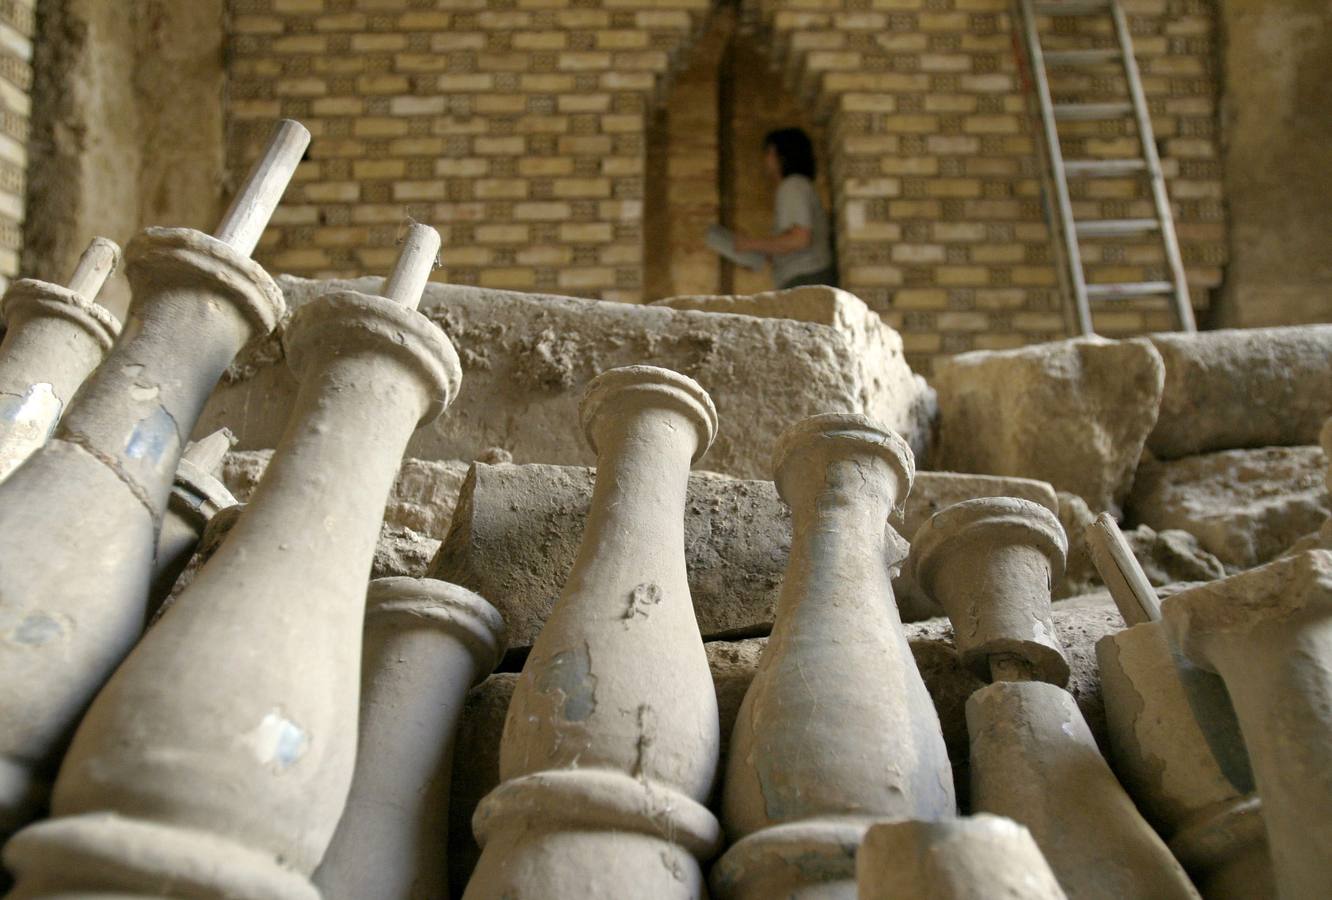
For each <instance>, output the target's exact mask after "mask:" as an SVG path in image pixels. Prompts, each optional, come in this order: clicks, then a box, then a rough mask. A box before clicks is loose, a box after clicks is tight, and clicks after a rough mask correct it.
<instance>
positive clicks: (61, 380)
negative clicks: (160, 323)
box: [0, 237, 120, 481]
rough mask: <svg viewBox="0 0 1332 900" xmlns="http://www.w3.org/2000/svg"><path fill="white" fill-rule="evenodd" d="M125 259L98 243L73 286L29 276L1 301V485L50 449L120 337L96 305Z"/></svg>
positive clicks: (108, 243) (84, 259)
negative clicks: (73, 401)
mask: <svg viewBox="0 0 1332 900" xmlns="http://www.w3.org/2000/svg"><path fill="white" fill-rule="evenodd" d="M119 261H120V248H119V247H117V246H116V245H115V244H114V243H113V242H111V241H108V240H107V239H106V238H101V237H99V238H93V240H92V243H91V244H89V245H88V249H87V250H85V251H83V256H81V257H80V258H79V264H78V266H77V267H76V268H75V270H74V275H73V276H72V277H71V278H70V280H69V286H68V287H60V286H59V285H56V284H51V283H49V282H46V281H37V280H36V279H32V278H24V279H22V280H21V281H16V282H14V283H13V284H11V285H10V286H9V290H7V291H6V292H5V297H4V300H3V301H0V311H3V314H4V318H5V326H6V327H5V339H4V343H0V481H3V480H4V479H5V478H7V477H8V476H9V473H10V472H12V471H14V470H15V469H17V468H18V467H19V465H20V464H21V463H22V462H23V461H24V460H25V459H27V458H28V457H29V456H30V455H31V454H32V451H34V450H36V449H37V448H38V447H40V446H41V445H42V444H44V443H46V439H47V438H48V437H50V436H51V432H52V431H53V430H54V429H55V426H56V423H57V422H59V421H60V415H61V413H63V412H64V411H65V407H66V406H68V405H69V401H70V398H72V397H73V396H74V392H75V391H77V390H78V389H79V385H81V384H83V379H85V378H87V377H88V373H89V372H91V371H92V370H93V369H95V368H97V364H98V363H100V362H101V361H102V358H103V357H104V356H106V352H107V351H108V350H110V349H111V345H112V344H113V343H115V340H116V336H117V335H119V334H120V321H119V320H118V319H117V318H116V317H115V316H114V315H112V314H111V313H110V311H108V310H107V309H105V308H103V307H102V306H100V305H99V304H98V303H97V302H96V300H97V295H98V293H100V292H101V290H102V285H103V284H105V283H106V279H107V276H108V275H110V274H111V272H112V270H113V269H115V267H116V263H118V262H119Z"/></svg>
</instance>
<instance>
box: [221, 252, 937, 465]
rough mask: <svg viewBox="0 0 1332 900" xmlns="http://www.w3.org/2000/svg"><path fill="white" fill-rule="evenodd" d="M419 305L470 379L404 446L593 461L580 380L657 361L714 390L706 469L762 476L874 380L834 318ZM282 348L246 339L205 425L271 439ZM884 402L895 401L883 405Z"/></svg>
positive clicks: (538, 305) (296, 300) (456, 295)
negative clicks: (808, 422) (715, 430)
mask: <svg viewBox="0 0 1332 900" xmlns="http://www.w3.org/2000/svg"><path fill="white" fill-rule="evenodd" d="M279 283H280V284H281V286H282V289H283V291H284V293H285V294H286V296H287V300H288V303H290V304H291V306H292V307H293V308H299V307H300V306H302V305H303V304H305V303H308V302H309V301H310V299H311V298H312V297H314V296H317V295H318V294H320V293H322V292H325V291H328V290H330V289H340V288H348V287H350V288H352V289H354V290H361V291H366V290H369V291H371V292H373V291H374V290H377V289H378V287H379V281H378V279H361V280H357V281H349V282H343V281H308V280H304V279H299V278H292V277H283V278H281V279H280V280H279ZM421 311H422V312H423V313H425V314H426V315H427V316H429V317H430V318H431V319H432V320H433V321H435V322H437V323H438V324H439V325H441V326H442V327H443V328H444V330H445V332H446V333H448V335H449V337H450V338H451V339H452V340H453V341H454V343H455V344H456V345H457V347H458V352H459V355H460V356H461V357H462V360H463V370H464V372H465V375H466V379H465V385H466V387H465V388H464V389H463V392H462V394H461V396H460V397H459V399H458V402H457V403H455V404H454V406H453V407H452V409H451V410H450V413H449V416H448V417H447V419H446V420H444V421H443V422H441V423H438V424H437V425H434V426H431V427H428V428H424V429H422V430H421V431H420V432H418V433H417V434H416V435H415V436H414V437H413V439H412V443H411V444H410V446H409V447H408V452H407V455H408V456H411V457H415V458H418V459H431V460H439V459H475V458H476V457H477V456H478V455H480V454H481V453H482V451H484V450H486V449H488V448H491V447H501V448H504V449H506V450H508V451H509V452H511V453H512V454H513V458H514V460H515V461H517V462H543V463H558V464H563V465H588V464H590V463H591V462H592V454H591V452H590V450H589V449H588V447H587V445H586V443H585V442H584V441H583V440H582V438H581V437H580V436H579V434H578V432H577V429H576V428H574V427H572V423H573V422H575V421H577V406H578V398H579V396H580V394H581V392H582V389H583V386H584V385H585V384H586V383H587V382H588V381H589V380H590V379H591V378H592V377H593V376H595V375H596V374H597V373H599V372H602V371H604V370H606V369H610V368H614V367H616V366H621V365H630V364H640V363H650V364H653V365H660V366H665V367H667V368H670V369H673V370H675V371H678V372H681V373H683V374H685V375H688V376H690V377H692V378H694V379H695V380H697V381H698V382H699V383H700V384H702V385H703V386H704V387H705V388H706V389H707V390H708V391H709V393H710V394H711V395H712V397H713V398H714V400H715V402H716V404H717V410H718V413H719V415H720V421H721V431H720V433H719V434H718V436H717V440H716V443H715V444H714V446H713V448H712V449H711V451H709V453H708V459H707V462H706V468H708V469H710V470H713V471H718V472H724V473H726V474H730V475H736V476H739V477H746V478H768V477H770V476H771V471H770V466H771V454H772V448H773V444H774V443H775V441H776V439H777V436H778V434H780V433H781V431H782V429H784V428H785V427H786V426H787V425H789V424H790V423H791V422H793V421H796V420H798V419H801V418H804V417H805V416H809V415H813V414H816V413H821V412H858V413H865V412H868V409H867V408H866V407H867V406H868V405H870V404H869V400H868V398H869V397H870V396H871V395H872V394H873V391H874V388H873V385H872V384H867V383H866V381H865V375H864V365H865V364H864V363H863V362H862V361H861V359H860V355H859V351H860V348H859V347H858V346H857V345H856V344H855V343H854V341H853V340H852V338H851V337H850V336H849V335H848V334H847V333H846V332H843V331H841V330H839V329H837V328H834V327H833V326H831V325H822V324H817V323H813V322H797V321H793V320H790V319H773V318H762V319H761V318H755V317H753V316H738V315H728V314H719V313H705V312H696V311H687V310H686V311H681V310H674V309H668V308H664V307H650V306H637V305H630V304H625V303H610V302H602V301H595V300H580V299H575V298H571V297H557V296H547V295H540V294H523V293H518V292H513V291H499V290H488V289H483V288H473V287H462V286H457V285H442V284H431V285H429V286H427V288H426V291H425V296H424V298H423V299H422V301H421ZM282 356H283V351H282V344H281V341H280V340H277V339H274V340H269V341H266V342H259V343H257V344H255V345H252V346H251V347H250V348H249V350H248V351H247V353H246V354H245V355H243V356H242V357H241V359H239V360H238V361H237V363H236V365H234V366H233V367H232V368H231V371H230V372H229V375H228V377H227V378H226V379H225V380H224V383H223V384H222V385H221V386H220V387H219V389H218V390H217V391H216V392H215V393H214V394H213V397H212V399H211V400H210V401H209V405H208V408H207V409H206V410H205V411H204V414H203V419H202V421H203V424H202V425H201V426H200V428H201V429H205V430H212V429H213V428H215V427H217V426H218V425H223V424H224V425H227V426H228V427H230V428H231V430H232V431H233V432H235V433H236V435H237V437H238V438H239V439H240V445H239V446H240V447H241V448H242V449H254V448H262V447H271V446H274V444H275V443H276V442H277V438H278V436H279V435H280V433H281V429H282V426H283V424H284V422H285V419H286V416H287V412H288V410H289V409H290V406H291V397H292V396H293V388H294V384H293V382H292V379H291V377H290V375H289V374H288V373H287V372H286V367H285V365H283V364H282ZM902 369H903V370H905V367H904V366H902ZM898 374H899V375H903V373H902V372H899V373H898ZM903 377H904V376H903ZM899 380H900V379H899ZM912 383H913V384H914V383H915V382H914V381H913V382H912ZM895 390H897V388H895V387H892V386H891V385H888V386H886V387H885V390H884V391H883V393H882V395H881V398H880V400H878V401H876V403H875V404H874V405H875V406H876V407H877V408H878V409H879V410H880V412H879V415H880V416H881V417H884V418H886V419H887V420H888V421H890V422H902V423H909V422H911V421H912V420H913V419H912V417H913V415H914V413H913V412H912V410H913V409H915V408H916V406H917V395H916V394H915V393H913V394H911V395H910V396H901V397H898V396H897V395H896V394H895V393H893V391H895ZM883 398H886V399H883ZM890 407H891V408H896V409H898V410H899V411H898V412H897V413H895V414H894V415H891V416H885V415H884V413H885V411H888V410H889V408H890ZM904 427H905V425H904Z"/></svg>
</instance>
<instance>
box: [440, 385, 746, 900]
mask: <svg viewBox="0 0 1332 900" xmlns="http://www.w3.org/2000/svg"><path fill="white" fill-rule="evenodd" d="M582 420H583V427H584V429H585V431H586V432H587V436H588V439H589V441H590V442H591V444H592V446H593V447H594V448H595V450H596V452H597V481H596V488H595V490H594V491H593V494H592V504H591V508H590V510H589V512H588V517H587V526H586V530H585V531H584V533H583V542H582V545H581V548H580V550H579V554H578V559H577V561H576V562H575V564H574V567H573V571H572V572H571V573H570V575H569V580H568V582H567V583H566V585H565V588H564V592H563V593H562V595H561V596H560V599H559V601H558V602H557V603H556V605H555V609H554V610H553V611H552V613H551V615H550V618H549V619H548V620H547V621H546V624H545V627H544V628H543V629H542V631H541V634H540V635H539V636H538V638H537V640H536V643H535V645H534V646H533V648H532V654H531V656H530V657H529V658H528V661H527V664H526V666H524V667H523V674H522V677H521V679H520V680H519V682H518V684H517V687H516V689H515V691H514V695H513V699H512V701H511V702H510V704H509V712H508V717H507V719H506V721H505V726H504V738H503V742H502V744H501V753H500V775H501V777H502V778H503V779H504V783H503V784H501V785H500V786H499V787H498V788H496V789H495V790H494V791H492V792H491V793H490V794H489V795H488V796H487V797H486V798H485V799H484V800H483V801H482V802H481V805H480V806H479V807H478V809H477V811H476V815H475V816H474V817H473V827H474V831H475V833H476V836H477V840H478V841H479V842H480V843H481V845H482V847H483V848H484V850H483V852H482V855H481V860H480V862H479V863H478V865H477V869H476V871H475V873H474V874H473V876H472V880H471V883H470V884H469V885H468V887H467V892H466V894H465V896H466V897H467V898H468V900H486V898H495V900H498V898H509V897H512V898H533V900H535V898H549V900H565V898H568V900H575V898H576V900H583V898H607V900H609V898H616V900H619V898H624V897H645V898H646V897H652V898H654V900H671V898H692V897H698V896H700V895H701V894H702V893H703V884H702V881H703V879H702V874H701V872H700V870H699V864H698V861H697V859H699V858H707V857H708V856H710V855H711V854H712V853H713V852H715V850H716V847H717V844H718V842H719V839H720V828H719V826H718V824H717V820H716V818H715V817H714V816H713V815H712V813H710V812H709V811H708V810H707V809H706V808H705V807H704V806H703V805H702V802H701V801H702V800H703V799H704V798H706V797H707V795H708V791H709V790H710V788H711V786H712V783H713V781H714V779H715V777H716V770H717V754H718V745H719V733H718V732H719V724H718V720H717V705H716V695H715V693H714V692H713V688H712V678H711V675H710V673H709V670H708V663H707V658H706V656H705V655H704V652H703V641H702V638H701V637H700V636H699V633H698V623H697V621H696V620H695V618H694V608H693V605H692V603H691V602H690V596H689V584H688V581H687V580H686V577H685V558H684V505H685V486H686V483H687V481H688V476H689V465H690V461H691V460H692V459H697V458H698V457H700V456H702V455H703V452H704V451H705V450H706V449H707V448H708V445H709V444H711V443H712V438H713V436H714V435H715V434H716V431H717V414H716V410H715V409H714V408H713V405H712V401H711V399H710V398H709V397H708V395H707V393H705V392H704V390H703V389H702V388H701V387H699V386H698V385H697V384H696V383H695V382H694V381H692V380H691V379H689V378H686V377H684V376H683V375H679V374H676V373H675V372H670V371H667V370H665V369H658V368H654V367H651V366H630V367H626V368H621V369H612V370H611V371H608V372H605V373H603V374H602V375H600V376H599V377H598V378H596V379H595V380H594V381H593V382H592V383H591V384H590V385H589V386H588V389H587V393H586V394H585V395H584V398H583V406H582Z"/></svg>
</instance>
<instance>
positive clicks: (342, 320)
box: [7, 293, 461, 896]
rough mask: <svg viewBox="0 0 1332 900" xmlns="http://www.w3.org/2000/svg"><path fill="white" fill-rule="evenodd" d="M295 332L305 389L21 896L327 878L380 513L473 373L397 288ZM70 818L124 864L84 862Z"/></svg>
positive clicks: (305, 889)
mask: <svg viewBox="0 0 1332 900" xmlns="http://www.w3.org/2000/svg"><path fill="white" fill-rule="evenodd" d="M193 305H194V307H195V308H196V309H197V308H199V307H200V306H202V303H200V302H199V300H198V299H197V298H195V302H194V304H193ZM184 321H185V322H186V323H189V322H190V321H191V320H190V319H189V318H185V319H184ZM290 340H291V349H292V366H293V369H294V371H295V372H296V373H297V374H298V375H299V376H300V377H301V378H302V389H301V391H300V394H299V395H298V398H297V404H296V408H295V411H294V413H293V418H292V421H291V423H290V426H289V427H288V429H287V431H286V434H285V436H284V439H283V441H282V443H281V444H280V445H279V446H278V448H277V450H276V451H275V452H274V456H273V460H272V463H271V466H270V468H269V470H268V472H267V473H266V476H265V478H264V481H263V484H262V486H261V487H260V489H259V490H258V491H257V492H256V493H255V495H254V496H253V498H252V499H251V501H250V504H249V505H248V507H247V508H246V510H245V513H244V515H242V516H240V517H239V518H238V519H237V521H236V523H235V525H234V527H233V528H232V530H231V532H230V534H229V535H228V537H227V540H226V541H224V542H223V543H222V545H221V546H220V547H219V548H218V549H217V551H216V553H215V554H214V556H213V558H212V559H211V560H210V561H209V563H208V565H206V566H205V567H204V568H203V569H202V570H201V571H200V572H199V574H198V576H197V577H196V578H195V580H194V581H193V583H192V584H191V585H190V587H189V589H188V590H187V591H186V592H185V593H184V594H182V595H181V597H180V600H179V602H178V603H175V604H173V605H172V606H171V608H170V609H168V611H167V612H166V614H164V615H163V616H162V618H161V619H160V620H159V621H158V622H157V623H156V625H155V626H154V627H153V628H152V629H150V631H149V632H148V634H147V635H146V636H145V638H144V640H142V641H140V642H139V643H138V644H137V645H136V646H135V647H134V650H133V652H132V653H131V654H130V656H129V658H127V659H126V660H125V662H124V663H123V664H122V665H121V666H120V667H119V668H118V669H117V670H116V672H115V675H114V676H113V679H112V681H111V683H108V685H107V687H106V689H105V690H103V691H102V692H101V693H99V694H98V696H97V699H96V700H95V701H94V702H93V704H92V705H91V707H89V709H88V712H87V714H86V715H85V717H84V718H83V722H82V726H81V727H80V729H79V730H78V731H77V732H76V734H75V737H74V740H73V742H72V743H71V745H70V750H69V752H68V754H66V756H65V759H64V762H63V763H62V767H61V770H60V772H61V777H60V778H58V779H57V781H56V785H55V789H54V791H53V794H52V803H51V812H52V817H51V818H50V819H49V820H47V821H46V822H44V823H42V824H41V825H39V826H33V827H31V828H29V829H26V830H25V831H24V832H23V833H22V835H21V836H20V837H16V839H15V840H14V841H13V842H11V844H10V845H9V849H10V856H9V857H8V858H7V862H8V863H9V864H10V865H11V866H12V870H13V871H14V872H15V874H16V877H17V880H18V881H19V882H22V883H24V886H23V887H20V888H19V891H20V892H22V891H24V890H27V891H31V892H33V893H37V894H40V893H42V892H44V891H50V892H52V893H61V892H68V893H73V894H78V893H97V892H105V891H107V890H115V889H117V888H116V887H113V886H120V889H122V890H127V891H130V892H131V893H133V892H140V893H143V892H151V891H152V890H154V887H152V886H154V885H155V886H156V887H158V888H160V886H161V884H162V883H163V882H165V883H167V884H177V883H181V882H186V880H187V879H197V881H195V884H197V885H198V886H197V887H193V888H192V889H191V890H192V891H193V892H196V893H203V894H207V893H213V894H217V895H239V894H247V893H252V892H255V893H269V892H270V891H271V893H272V894H274V895H278V896H309V895H310V893H312V892H313V888H312V887H310V886H309V883H308V878H309V876H310V874H311V873H312V872H313V870H314V869H315V867H316V866H317V865H318V863H319V861H320V859H321V858H322V857H323V855H324V851H325V850H326V849H327V847H328V844H329V841H330V840H331V839H332V837H333V833H334V830H335V828H336V826H337V822H338V817H339V814H340V813H341V811H342V807H343V805H344V803H345V800H346V796H347V791H348V789H349V787H350V784H351V779H352V771H353V764H354V761H355V756H356V722H357V703H356V699H357V697H358V696H359V691H358V684H359V681H360V649H361V637H362V632H363V626H364V618H365V604H366V592H365V576H366V572H367V570H368V569H369V563H370V559H371V556H372V554H373V552H374V547H375V541H376V537H377V534H378V531H379V522H380V516H381V514H382V510H383V508H384V502H385V499H386V497H387V495H388V492H389V489H390V487H391V486H392V484H393V480H394V476H395V474H396V472H397V470H398V464H399V461H400V460H401V458H402V451H403V447H404V445H405V444H406V442H407V439H408V437H409V436H410V435H411V434H412V432H413V431H414V430H415V429H416V428H417V426H418V425H419V424H421V423H423V422H427V421H430V420H432V419H433V418H435V417H437V416H438V415H439V414H440V413H441V412H443V410H444V408H445V407H447V405H448V402H449V400H450V399H452V397H453V396H455V395H456V393H457V383H458V380H459V378H460V377H461V372H460V366H459V364H458V359H457V355H456V354H455V353H454V351H453V348H452V347H451V346H450V344H449V342H448V339H447V338H446V337H445V336H444V334H443V332H442V331H440V329H439V328H438V327H437V326H435V325H434V324H433V323H431V322H430V321H429V320H428V319H426V318H425V317H424V316H421V315H420V314H418V313H417V312H415V311H414V310H412V309H411V308H410V306H409V305H403V304H399V303H395V302H394V301H391V300H389V299H386V298H382V297H371V296H366V295H360V294H352V293H340V294H335V295H331V296H328V297H325V298H322V299H321V300H320V301H319V302H318V303H316V304H310V305H309V306H307V307H305V308H303V309H302V310H301V311H300V313H299V314H298V315H297V316H296V317H295V318H294V319H293V322H292V326H291V331H290ZM113 352H114V351H113ZM178 355H179V356H181V357H183V358H186V359H189V358H190V357H189V356H188V355H187V354H179V353H178ZM219 368H220V367H219ZM194 408H195V409H197V408H198V406H195V407H194ZM352 429H357V430H359V431H360V433H361V434H362V437H361V439H360V440H359V441H357V442H356V443H355V445H352V444H350V443H349V442H348V441H347V439H346V436H345V435H346V432H348V431H350V430H352ZM330 484H334V485H337V490H329V489H328V486H329V485H330ZM224 671H225V672H226V673H227V677H221V678H220V677H218V675H219V673H221V672H224ZM163 685H169V686H170V689H169V690H163ZM236 685H243V686H244V690H236ZM200 709H206V710H208V712H209V714H208V715H199V714H198V711H199V710H200ZM259 710H271V711H272V712H268V713H266V714H265V715H267V716H268V718H263V716H256V712H257V711H259ZM256 718H258V719H259V721H257V722H256ZM238 735H244V736H246V737H244V738H239V739H238V737H237V736H238ZM144 745H149V746H153V747H155V748H157V749H158V750H160V752H155V753H143V752H141V749H140V748H141V747H143V746H144ZM256 763H258V764H256ZM173 788H174V789H173ZM145 792H146V793H145ZM201 807H202V808H204V809H206V810H207V814H206V815H200V813H199V812H198V810H199V809H200V808H201ZM182 821H188V822H190V823H191V825H190V827H182V826H181V824H180V823H181V822H182ZM71 831H72V832H73V833H76V834H80V835H82V836H83V838H84V840H85V841H87V842H88V844H90V845H91V846H93V847H100V848H102V849H101V850H99V851H91V852H96V853H97V854H98V856H99V857H100V858H101V859H107V860H111V859H114V863H110V862H108V863H107V864H105V866H104V867H92V866H80V865H77V864H72V863H71V861H70V860H69V858H68V857H67V856H66V855H65V854H67V853H68V852H69V851H68V849H67V848H68V846H69V845H68V844H67V843H66V842H65V841H64V840H62V837H61V836H62V835H64V834H67V833H70V832H71ZM164 834H165V835H169V837H164V836H163V835H164ZM241 835H243V836H244V837H243V838H242V837H240V836H241ZM163 844H167V845H168V846H171V847H173V848H175V850H174V852H173V853H172V854H170V855H169V856H168V857H167V860H168V861H166V862H162V861H159V858H157V857H155V856H154V854H153V853H152V852H150V851H146V850H145V849H144V846H145V845H148V846H151V847H153V848H160V847H161V846H162V845H163ZM257 848H263V850H262V851H259V852H256V849H257ZM219 859H222V860H228V861H229V862H228V863H226V864H221V863H219V862H218V860H219ZM233 860H234V862H232V861H233ZM241 860H244V861H241ZM279 861H280V862H279ZM201 872H202V873H204V874H200V873H201ZM256 884H263V885H270V886H271V885H282V888H280V889H278V888H273V887H269V888H267V889H262V888H261V889H256V888H254V887H253V885H256Z"/></svg>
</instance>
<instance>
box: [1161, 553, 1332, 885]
mask: <svg viewBox="0 0 1332 900" xmlns="http://www.w3.org/2000/svg"><path fill="white" fill-rule="evenodd" d="M1163 613H1164V621H1165V624H1166V628H1167V629H1168V631H1169V633H1170V636H1171V639H1172V640H1173V642H1174V644H1175V646H1177V647H1178V648H1179V649H1180V651H1181V652H1182V653H1183V654H1184V655H1185V656H1186V657H1187V658H1188V659H1189V660H1191V661H1192V662H1194V663H1195V664H1197V665H1199V666H1202V667H1204V668H1206V669H1208V670H1209V671H1214V672H1217V673H1218V674H1219V675H1220V676H1221V678H1222V679H1223V680H1224V681H1225V684H1226V688H1227V690H1228V691H1229V693H1230V700H1231V702H1232V703H1233V704H1234V709H1235V715H1236V717H1237V718H1238V719H1239V727H1240V731H1241V733H1242V735H1243V737H1244V745H1245V747H1246V748H1247V750H1248V752H1249V761H1250V763H1251V764H1252V766H1253V776H1254V781H1255V783H1256V784H1257V787H1258V796H1259V797H1261V798H1262V809H1263V819H1264V822H1265V823H1266V826H1267V841H1268V845H1269V847H1270V849H1271V858H1272V868H1273V872H1274V875H1275V879H1276V886H1277V895H1278V896H1280V897H1283V898H1305V897H1325V896H1327V894H1328V891H1329V885H1332V814H1329V811H1330V810H1332V552H1329V551H1327V550H1311V551H1307V552H1305V553H1300V554H1297V555H1295V556H1289V557H1283V558H1281V559H1278V560H1276V561H1274V562H1271V563H1268V564H1267V565H1265V566H1261V567H1259V568H1256V569H1250V570H1249V571H1247V572H1243V573H1241V574H1239V575H1233V576H1231V577H1229V578H1224V579H1222V580H1220V581H1213V582H1210V583H1208V584H1204V585H1201V586H1199V587H1196V588H1192V589H1190V590H1187V591H1183V592H1181V593H1178V594H1176V595H1174V596H1173V597H1169V598H1167V599H1166V601H1165V604H1164V607H1163Z"/></svg>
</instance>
